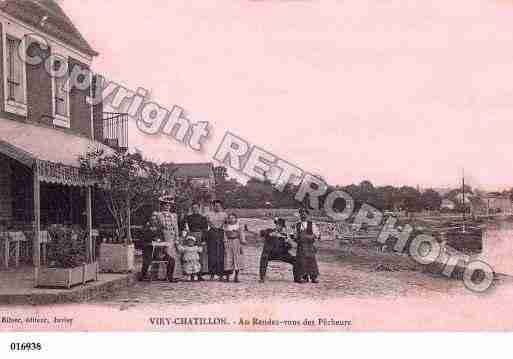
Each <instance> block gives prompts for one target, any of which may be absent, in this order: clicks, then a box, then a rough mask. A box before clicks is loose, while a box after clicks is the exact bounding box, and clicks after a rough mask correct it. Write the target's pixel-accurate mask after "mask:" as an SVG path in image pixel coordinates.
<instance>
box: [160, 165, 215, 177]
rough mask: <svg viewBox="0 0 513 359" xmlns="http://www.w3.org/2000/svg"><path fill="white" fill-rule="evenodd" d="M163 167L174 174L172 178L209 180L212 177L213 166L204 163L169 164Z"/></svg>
mask: <svg viewBox="0 0 513 359" xmlns="http://www.w3.org/2000/svg"><path fill="white" fill-rule="evenodd" d="M164 167H166V168H167V169H169V170H171V171H173V170H176V172H174V174H173V176H174V177H183V178H210V177H212V176H213V175H214V165H213V164H212V163H211V162H206V163H170V164H165V165H164Z"/></svg>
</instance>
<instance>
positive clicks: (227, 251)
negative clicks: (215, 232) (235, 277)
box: [224, 225, 244, 274]
mask: <svg viewBox="0 0 513 359" xmlns="http://www.w3.org/2000/svg"><path fill="white" fill-rule="evenodd" d="M242 241H243V237H242V231H241V229H240V227H239V225H227V226H225V229H224V271H225V273H227V274H231V273H233V271H239V270H241V269H243V266H244V261H243V252H242Z"/></svg>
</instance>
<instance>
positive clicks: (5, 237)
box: [0, 232, 10, 268]
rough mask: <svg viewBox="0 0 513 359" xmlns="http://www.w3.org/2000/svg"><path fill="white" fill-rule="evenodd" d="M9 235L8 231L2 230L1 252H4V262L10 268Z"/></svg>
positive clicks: (0, 234) (0, 237)
mask: <svg viewBox="0 0 513 359" xmlns="http://www.w3.org/2000/svg"><path fill="white" fill-rule="evenodd" d="M9 247H10V243H9V236H8V234H7V232H0V252H1V253H2V264H3V266H4V267H5V268H9Z"/></svg>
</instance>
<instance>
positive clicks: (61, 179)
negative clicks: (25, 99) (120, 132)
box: [0, 118, 114, 186]
mask: <svg viewBox="0 0 513 359" xmlns="http://www.w3.org/2000/svg"><path fill="white" fill-rule="evenodd" d="M97 149H101V150H103V151H105V152H106V153H109V152H112V151H114V150H113V149H111V148H110V147H108V146H105V145H104V144H102V143H100V142H97V141H93V140H91V139H88V138H86V137H81V136H78V135H75V134H71V133H68V132H65V131H64V130H61V129H55V128H51V127H46V126H40V125H34V124H29V123H23V122H18V121H12V120H6V119H1V118H0V153H2V154H4V155H6V156H7V157H10V158H12V159H14V160H16V161H19V162H21V163H23V164H24V165H26V166H29V167H31V168H34V170H35V171H37V174H38V175H39V179H40V181H42V182H48V183H58V184H63V185H70V186H88V185H91V184H93V183H94V182H95V181H94V179H92V178H91V177H89V176H88V175H87V174H86V173H84V172H83V171H82V170H81V169H80V161H79V157H80V156H83V155H85V154H86V153H88V152H90V151H94V150H97Z"/></svg>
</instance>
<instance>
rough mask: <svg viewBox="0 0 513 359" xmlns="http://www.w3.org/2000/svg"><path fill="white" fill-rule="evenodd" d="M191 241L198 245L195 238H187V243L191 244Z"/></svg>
mask: <svg viewBox="0 0 513 359" xmlns="http://www.w3.org/2000/svg"><path fill="white" fill-rule="evenodd" d="M190 241H193V242H194V243H196V238H195V237H193V236H187V238H185V243H189V242H190Z"/></svg>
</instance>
